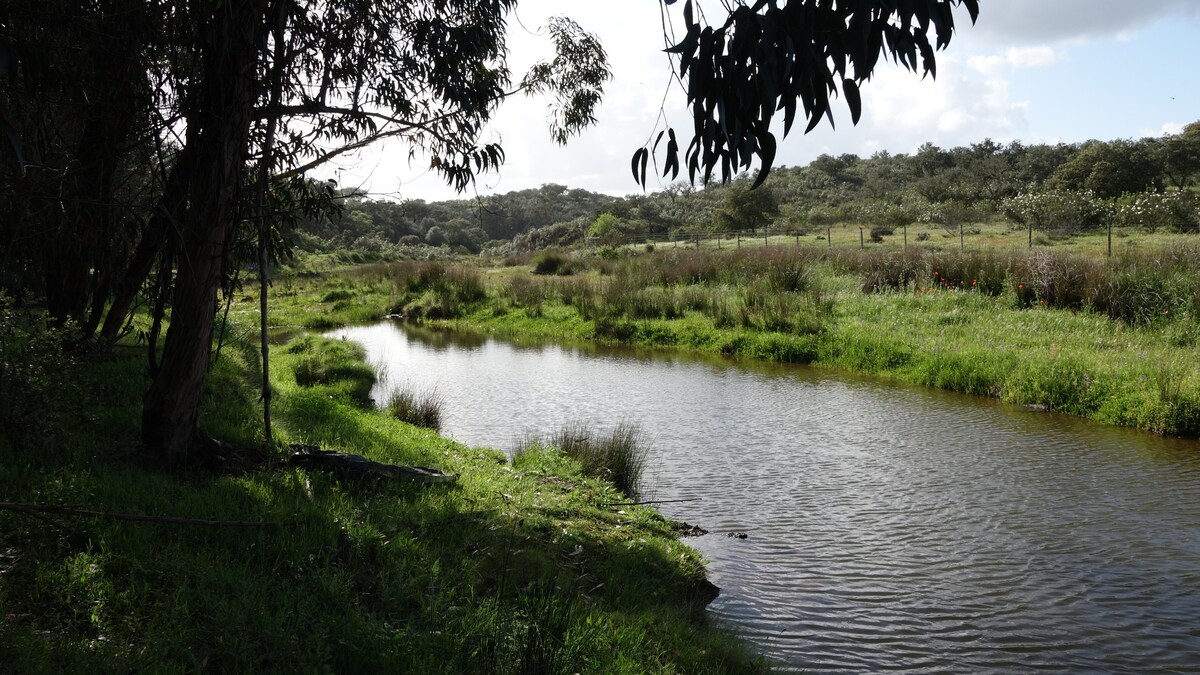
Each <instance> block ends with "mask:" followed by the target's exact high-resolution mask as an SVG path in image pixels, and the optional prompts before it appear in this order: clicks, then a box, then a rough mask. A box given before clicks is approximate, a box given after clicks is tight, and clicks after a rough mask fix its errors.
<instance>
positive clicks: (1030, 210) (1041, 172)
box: [300, 122, 1200, 254]
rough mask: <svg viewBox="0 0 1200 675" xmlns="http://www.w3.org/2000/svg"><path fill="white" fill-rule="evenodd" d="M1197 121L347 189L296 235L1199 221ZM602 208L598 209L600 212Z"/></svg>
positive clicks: (438, 238) (383, 246)
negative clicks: (673, 172) (762, 169)
mask: <svg viewBox="0 0 1200 675" xmlns="http://www.w3.org/2000/svg"><path fill="white" fill-rule="evenodd" d="M1197 178H1200V122H1194V123H1192V124H1189V125H1188V126H1187V127H1186V128H1185V129H1184V130H1183V131H1182V132H1181V133H1178V134H1172V135H1166V136H1162V137H1158V138H1149V137H1148V138H1142V139H1138V140H1128V139H1118V140H1114V141H1095V140H1093V141H1087V142H1085V143H1077V144H1065V143H1059V144H1056V145H1047V144H1036V145H1025V144H1023V143H1021V142H1020V141H1013V142H1011V143H1008V144H1000V143H996V142H994V141H992V140H990V139H985V140H983V141H981V142H979V143H974V144H971V145H969V146H963V147H956V148H949V149H944V148H940V147H938V146H936V145H934V144H932V143H925V144H923V145H922V146H920V147H919V148H918V149H917V151H916V152H915V153H913V154H911V155H909V154H894V155H893V154H890V153H888V152H886V151H881V152H878V153H875V154H874V155H871V156H870V157H866V158H864V157H859V156H858V155H854V154H843V155H839V156H833V155H828V154H825V155H820V156H819V157H817V158H816V159H814V160H813V161H812V162H810V163H809V164H808V165H807V166H802V167H780V168H777V169H775V170H774V171H773V172H772V174H771V178H770V180H769V181H767V182H766V183H765V184H764V185H762V186H760V187H758V188H757V189H754V190H751V189H750V178H749V176H747V175H743V176H741V177H740V178H738V179H737V180H734V181H732V182H731V183H728V184H720V183H713V184H710V185H709V186H707V187H700V188H697V187H693V186H692V185H690V184H688V183H687V182H685V181H680V182H676V183H672V184H670V185H668V186H667V187H666V188H664V189H663V190H660V191H658V192H655V193H652V194H648V195H641V194H634V195H629V196H625V197H613V196H609V195H604V194H599V193H595V192H589V191H587V190H582V189H578V188H568V187H566V186H563V185H558V184H554V183H548V184H546V185H543V186H542V187H540V188H535V189H528V190H519V191H514V192H508V193H505V194H501V195H494V196H488V197H482V198H478V199H457V200H450V201H441V202H425V201H423V200H419V199H413V200H407V201H402V202H389V201H375V200H371V199H368V198H366V197H364V196H353V195H351V196H348V197H347V199H346V208H345V210H344V212H343V214H342V215H341V217H340V218H334V219H333V220H327V219H326V220H320V221H316V220H314V221H311V222H306V223H304V224H302V225H301V227H300V231H301V234H300V236H301V238H302V239H303V240H304V242H306V243H304V244H302V245H303V246H305V247H307V248H312V249H317V250H334V249H347V248H349V249H355V250H361V251H364V252H369V253H376V254H381V253H385V252H387V251H395V250H396V249H397V247H399V248H403V247H423V246H431V247H447V248H449V249H451V250H455V251H458V252H461V253H479V252H481V251H484V250H497V251H503V250H506V249H524V250H535V249H542V248H547V247H552V246H569V245H572V244H575V243H578V242H579V241H581V240H582V239H583V238H584V237H588V236H591V237H600V238H605V237H614V236H615V235H619V234H621V233H629V232H637V233H639V234H646V233H651V234H654V233H658V234H662V233H666V232H668V231H675V232H738V231H746V232H750V231H754V230H757V229H760V228H763V227H771V228H783V229H787V230H789V231H794V232H803V231H809V230H820V229H823V228H825V227H826V226H828V225H831V224H834V223H839V222H854V223H860V224H863V225H868V226H871V227H880V228H887V227H899V226H900V225H902V224H908V223H916V222H924V223H933V224H940V225H944V226H946V227H957V226H958V225H959V224H960V223H964V222H983V221H988V220H994V219H1004V220H1007V221H1009V222H1012V223H1016V224H1021V225H1026V224H1030V223H1031V222H1032V226H1033V227H1035V228H1036V229H1061V230H1067V231H1075V230H1080V229H1087V228H1091V227H1098V226H1100V225H1102V224H1103V223H1105V222H1106V219H1109V218H1111V219H1114V222H1116V223H1117V224H1119V225H1122V226H1127V227H1145V228H1150V229H1156V228H1174V229H1191V228H1195V227H1196V226H1197V195H1196V194H1195V191H1194V190H1193V189H1192V188H1193V187H1195V185H1196V183H1197ZM602 216H603V217H602Z"/></svg>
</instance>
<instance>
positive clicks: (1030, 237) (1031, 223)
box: [1029, 219, 1033, 251]
mask: <svg viewBox="0 0 1200 675" xmlns="http://www.w3.org/2000/svg"><path fill="white" fill-rule="evenodd" d="M1029 250H1031V251H1032V250H1033V219H1030V220H1029Z"/></svg>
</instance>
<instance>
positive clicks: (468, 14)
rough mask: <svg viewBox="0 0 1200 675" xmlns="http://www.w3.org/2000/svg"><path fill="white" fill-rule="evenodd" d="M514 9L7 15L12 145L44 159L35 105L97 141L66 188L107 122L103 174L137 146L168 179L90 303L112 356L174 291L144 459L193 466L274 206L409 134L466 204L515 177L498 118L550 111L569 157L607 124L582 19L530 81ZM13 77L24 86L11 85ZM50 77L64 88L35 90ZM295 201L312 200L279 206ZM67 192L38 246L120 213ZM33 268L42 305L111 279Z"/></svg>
mask: <svg viewBox="0 0 1200 675" xmlns="http://www.w3.org/2000/svg"><path fill="white" fill-rule="evenodd" d="M515 5H516V1H515V0H419V1H411V0H89V2H85V3H78V2H66V1H65V0H49V1H48V2H41V1H40V0H13V1H12V2H11V3H4V7H3V8H0V45H4V51H3V54H2V58H0V61H3V64H4V68H3V69H2V72H3V74H4V75H6V76H8V77H6V78H5V79H4V80H3V82H0V109H2V110H3V111H4V119H5V120H6V127H5V136H6V138H7V139H13V140H12V142H10V143H9V144H8V145H9V146H11V147H13V148H17V147H21V146H22V145H23V147H24V148H25V149H26V152H25V153H24V154H25V155H26V156H28V155H29V152H28V148H30V147H31V146H33V145H36V144H35V143H33V142H31V141H32V140H33V139H37V138H39V137H40V136H39V134H40V131H41V130H40V129H39V128H38V126H39V123H40V122H39V120H37V119H35V118H32V116H31V119H30V120H28V121H29V124H27V125H17V124H11V125H10V124H9V123H8V121H7V120H9V119H11V117H12V116H11V112H10V111H11V108H12V107H13V106H12V105H11V104H13V103H14V102H19V101H18V99H20V98H21V97H22V96H25V94H26V93H27V92H29V91H34V92H35V93H36V94H37V95H38V96H40V99H39V101H40V102H41V103H42V104H43V109H45V110H50V109H53V111H55V112H59V111H61V116H62V119H64V120H67V121H69V122H71V124H72V125H75V126H80V127H83V128H84V131H80V132H77V133H74V134H73V135H72V136H70V137H69V138H65V140H64V141H63V142H61V143H59V144H58V145H59V146H61V155H62V156H63V158H62V161H61V162H60V163H61V165H62V166H63V167H65V168H64V169H62V170H60V171H58V174H65V173H69V172H70V171H73V170H74V169H73V168H72V167H75V166H77V165H79V161H78V160H79V159H80V158H81V157H84V154H83V151H84V150H88V148H87V147H84V146H82V145H81V142H80V140H79V139H80V138H87V137H88V134H87V133H86V128H87V126H88V124H89V120H91V119H92V117H94V116H97V117H99V118H100V119H101V121H104V122H106V123H108V124H109V127H106V128H104V129H100V130H99V132H98V133H96V134H92V136H93V137H96V138H98V139H101V140H103V141H104V142H105V143H104V144H101V145H99V146H98V147H99V148H100V151H99V154H100V155H102V156H103V157H111V158H114V163H118V165H119V162H124V163H125V164H130V163H131V162H130V161H129V160H130V158H131V154H130V151H129V147H130V146H134V145H138V144H137V143H136V141H141V142H142V143H141V144H140V146H139V147H143V146H146V145H148V146H149V147H150V152H149V156H148V159H150V160H151V161H150V162H148V164H149V165H151V166H153V168H154V169H155V171H156V172H157V175H156V176H155V177H154V180H153V181H148V184H149V185H150V190H151V194H150V195H149V196H148V198H147V199H146V200H145V201H146V203H147V204H148V208H146V209H145V210H144V212H126V213H124V214H123V216H124V217H123V218H122V220H121V221H120V222H121V224H122V226H124V227H125V228H126V229H125V230H123V231H122V232H123V236H122V237H120V238H118V237H111V238H112V239H114V240H119V241H121V242H123V244H122V249H121V251H120V254H119V255H113V256H108V258H110V259H113V260H115V261H116V262H115V263H114V264H112V265H109V266H108V267H106V268H105V269H106V270H108V271H109V274H108V277H107V279H106V284H107V285H106V287H104V288H97V289H96V290H95V292H94V293H93V294H92V296H91V302H89V303H87V305H88V306H91V307H94V308H95V309H96V310H97V311H96V312H95V313H93V314H92V315H91V316H89V317H85V318H86V319H87V320H88V322H89V323H93V324H101V325H99V339H100V340H101V341H111V340H113V339H115V338H116V337H117V335H118V334H119V333H120V332H121V330H122V328H123V326H125V325H126V320H127V317H128V316H129V314H130V312H131V309H132V308H133V307H134V305H135V304H136V303H137V302H140V300H139V297H140V295H141V294H142V293H143V292H144V289H145V288H146V287H147V281H148V280H149V279H151V278H152V277H153V278H154V279H155V280H156V281H157V282H158V283H157V286H158V287H159V288H161V289H163V290H164V292H163V293H159V294H155V295H156V297H157V298H159V299H162V300H163V301H164V303H163V304H164V305H165V304H166V299H167V298H169V305H170V322H169V326H168V329H167V334H166V339H165V343H164V346H163V351H162V355H161V362H159V363H158V364H157V366H156V368H155V369H154V374H153V382H152V384H151V386H150V388H149V390H148V392H147V393H146V396H145V399H144V407H143V417H142V431H143V441H144V443H145V445H146V447H147V448H148V449H150V450H151V451H153V452H157V453H160V454H161V455H162V456H163V457H164V458H166V459H167V460H169V461H178V460H180V459H183V458H185V457H186V456H187V454H188V453H189V451H190V450H191V448H192V447H193V444H194V442H195V440H196V434H197V428H198V427H197V404H198V401H199V397H200V393H201V391H202V384H203V380H204V376H205V372H206V370H207V368H208V366H209V361H210V351H211V344H212V338H213V328H214V320H215V316H216V310H217V297H218V289H219V288H220V287H221V286H222V284H223V283H225V282H226V280H227V279H228V276H229V275H230V274H231V272H232V271H233V269H234V268H235V267H236V266H237V265H236V264H235V263H236V262H238V255H239V251H242V250H244V248H245V246H244V245H245V243H246V241H247V240H254V239H265V238H266V237H268V236H271V234H270V232H269V229H270V228H267V227H263V226H261V225H262V224H264V223H266V222H267V220H268V218H271V217H274V216H276V215H278V214H275V213H272V211H273V208H272V206H273V205H278V204H281V203H290V204H296V203H303V202H306V201H307V202H308V203H311V201H312V200H311V199H307V197H312V198H314V199H317V200H319V199H320V198H321V197H322V196H324V197H326V198H327V197H329V196H331V195H330V194H329V192H330V191H328V190H324V191H323V190H311V189H308V187H309V186H310V183H309V182H308V181H305V180H303V178H304V176H305V174H306V172H308V171H311V170H312V169H314V168H316V167H318V166H320V165H321V164H322V163H324V162H328V161H329V160H331V159H333V158H335V157H338V156H340V155H342V154H344V153H346V152H350V151H353V150H356V149H358V148H361V147H364V146H366V145H368V144H370V143H374V142H377V141H379V140H381V139H384V138H388V137H398V138H401V139H403V140H404V142H406V143H407V145H408V147H409V148H410V149H411V150H410V152H411V153H412V157H413V158H416V157H417V156H418V154H423V159H425V160H427V161H428V162H429V165H430V168H431V169H432V170H434V171H436V172H438V173H440V174H441V175H442V176H443V177H445V179H446V180H447V181H448V182H449V183H450V184H451V185H453V186H454V187H456V188H459V189H462V188H465V187H466V186H468V185H470V184H471V182H472V181H473V179H474V176H475V175H476V174H477V173H479V172H482V171H489V170H493V169H495V168H496V167H498V166H499V165H500V164H501V162H502V161H503V159H504V153H503V149H502V148H501V147H500V146H499V145H497V144H494V143H484V142H481V141H480V138H481V132H482V130H483V129H484V126H485V125H486V123H487V122H488V120H489V119H490V118H491V116H492V113H493V112H494V111H495V110H496V107H497V105H498V104H499V103H500V102H501V101H502V100H503V99H504V98H506V97H507V96H511V95H513V94H515V93H518V92H521V91H525V92H530V93H540V94H543V95H547V96H549V97H551V98H552V99H553V100H554V104H553V105H552V107H551V118H550V133H551V134H552V136H553V137H554V138H555V139H556V140H559V141H564V140H565V139H566V138H567V137H568V136H570V135H571V134H573V133H575V132H577V131H578V130H580V129H582V128H583V127H585V126H587V125H588V124H590V123H592V121H593V120H594V110H595V106H596V105H597V103H598V102H599V100H600V95H601V92H602V85H603V83H604V81H605V80H606V79H607V77H608V70H607V65H606V64H607V58H606V55H605V53H604V51H603V49H602V48H601V47H600V45H599V44H598V42H597V41H596V40H595V39H594V38H592V36H590V35H588V34H587V33H585V32H584V31H582V30H581V29H580V28H579V27H578V26H577V25H575V24H574V23H572V22H571V21H569V20H566V19H557V20H554V21H553V22H552V23H551V25H550V27H549V34H550V37H551V39H552V40H553V42H554V43H555V47H556V49H555V56H554V58H552V59H551V60H548V61H546V62H544V63H540V64H537V65H536V66H535V67H534V68H533V69H532V70H531V72H530V73H529V74H528V75H526V76H525V77H523V78H522V77H516V76H514V75H513V73H512V72H511V71H510V69H509V67H508V65H507V63H506V55H507V51H506V48H505V39H506V29H507V23H506V20H507V16H508V14H509V12H510V11H511V10H512V9H513V8H514V7H515ZM102 38H103V39H102ZM93 44H95V45H96V47H95V48H94V49H86V48H88V47H90V46H91V45H93ZM118 55H121V56H123V58H115V57H116V56H118ZM14 64H15V65H14ZM72 72H77V73H81V74H83V75H84V77H83V80H82V82H81V84H83V85H84V86H78V84H72V83H70V82H69V81H68V80H69V76H70V73H72ZM13 73H18V74H20V76H21V78H23V80H22V81H16V82H14V81H13V80H14V78H13V77H12V74H13ZM39 73H49V74H54V75H56V76H58V79H57V80H55V81H54V82H53V83H51V84H41V83H38V82H34V81H32V80H33V78H31V75H33V74H39ZM21 78H15V79H21ZM35 85H37V86H35ZM101 85H106V86H109V87H110V88H112V89H114V90H115V92H116V93H114V94H113V95H111V96H109V95H106V96H103V97H99V98H100V100H101V101H102V103H103V105H96V104H95V103H94V101H95V99H96V98H97V97H96V96H95V95H94V93H93V92H94V91H95V90H99V88H100V87H101ZM88 86H93V89H91V90H89V89H88ZM76 91H78V92H79V93H78V94H76ZM134 94H141V95H140V96H135V95H134ZM26 98H28V96H26ZM118 105H127V107H129V108H131V109H132V113H131V114H128V115H124V116H118V115H116V113H115V112H112V109H114V108H115V107H117V106H118ZM10 127H11V133H9V129H10ZM133 132H138V133H133ZM89 152H91V153H92V155H96V154H98V152H97V151H91V150H89ZM94 164H97V165H98V164H99V162H94ZM13 166H14V164H13V163H5V164H4V168H5V170H6V174H5V176H4V179H5V183H4V188H5V190H4V197H5V199H6V202H11V203H14V204H16V205H17V206H20V205H21V204H23V203H24V202H27V201H28V200H22V199H21V196H22V188H23V187H24V184H22V182H21V181H23V180H25V179H24V178H23V177H22V176H19V175H15V170H9V169H10V168H11V167H13ZM89 180H90V179H89ZM91 182H92V183H95V182H97V181H94V180H93V181H91ZM101 182H103V181H101ZM10 188H11V189H10ZM289 192H291V193H293V194H299V195H300V197H302V199H295V198H283V197H280V195H285V194H286V193H289ZM61 194H65V196H66V197H68V199H67V200H65V201H64V204H65V205H67V206H68V208H70V209H75V210H77V211H78V212H79V213H80V215H79V217H78V218H72V219H71V221H70V223H69V227H62V228H59V229H57V230H55V231H53V232H51V233H50V234H49V235H48V236H45V237H42V238H41V239H40V241H41V242H42V243H43V245H45V246H53V245H55V244H56V243H58V244H68V243H70V242H72V241H73V240H74V239H76V238H78V237H79V236H80V235H81V234H86V233H87V232H88V231H89V230H88V228H89V227H92V226H93V225H94V224H95V222H96V218H95V217H94V216H90V215H89V213H91V212H93V211H95V210H96V209H89V208H88V207H89V205H94V204H92V203H93V202H101V203H102V204H113V203H114V202H115V199H114V197H113V195H112V194H111V193H110V194H102V195H98V196H97V195H90V194H86V193H84V192H82V191H80V192H79V193H78V194H76V193H70V192H67V193H61ZM13 195H15V197H13V198H12V199H9V197H12V196H13ZM66 202H69V204H66ZM303 208H309V207H303ZM101 210H102V209H101ZM248 225H249V226H248ZM42 229H45V228H42ZM32 231H33V232H34V234H37V229H36V228H33V229H32ZM98 231H99V232H103V233H104V235H103V236H108V232H107V231H105V230H98ZM4 234H5V235H6V236H8V235H9V234H10V233H8V232H7V231H6V232H4ZM27 234H29V232H26V231H22V232H19V233H15V234H13V235H12V236H11V238H12V240H13V241H14V242H15V244H16V245H17V246H20V245H21V244H22V243H23V244H25V246H24V247H23V250H25V251H28V250H32V248H34V247H32V246H29V245H28V244H29V241H28V240H27V239H22V237H23V236H25V235H27ZM6 248H7V247H6ZM6 253H7V251H6ZM28 261H36V262H38V263H39V264H42V265H45V266H46V268H47V273H46V275H45V277H46V280H45V282H44V283H43V284H42V289H41V290H43V292H46V295H47V297H48V298H49V297H50V296H51V295H52V294H51V293H49V292H48V291H50V290H53V284H54V282H57V281H61V280H62V279H67V278H73V277H74V276H81V275H82V276H84V277H86V276H87V275H88V274H89V270H90V269H92V268H94V267H95V265H93V261H92V257H89V256H87V255H80V256H74V257H71V256H61V257H60V258H59V259H55V258H54V257H53V256H51V255H44V254H43V255H40V257H35V256H25V257H24V258H23V259H22V260H14V261H12V264H11V265H10V261H9V260H7V259H6V260H5V261H4V262H5V268H6V269H5V272H6V275H7V273H8V272H9V271H10V270H12V269H17V270H20V269H22V268H23V266H25V263H26V262H28ZM47 261H49V262H52V263H61V264H58V265H57V266H54V265H49V264H47ZM155 270H157V272H156V271H155ZM60 295H61V294H60ZM75 306H80V303H79V302H78V301H76V302H75ZM64 313H65V314H67V315H68V316H71V315H73V314H76V313H78V312H75V311H65V312H64ZM101 315H103V320H102V321H100V317H101Z"/></svg>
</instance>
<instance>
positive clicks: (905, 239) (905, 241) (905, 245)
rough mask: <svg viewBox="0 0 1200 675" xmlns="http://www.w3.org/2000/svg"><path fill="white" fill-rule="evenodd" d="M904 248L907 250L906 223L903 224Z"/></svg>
mask: <svg viewBox="0 0 1200 675" xmlns="http://www.w3.org/2000/svg"><path fill="white" fill-rule="evenodd" d="M904 250H905V251H907V250H908V224H907V223H905V225H904Z"/></svg>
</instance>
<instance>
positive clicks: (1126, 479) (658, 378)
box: [339, 325, 1200, 672]
mask: <svg viewBox="0 0 1200 675" xmlns="http://www.w3.org/2000/svg"><path fill="white" fill-rule="evenodd" d="M339 334H341V335H347V336H350V337H352V338H353V339H356V340H360V341H363V342H364V343H365V344H367V345H368V350H369V352H370V354H371V358H372V359H373V360H374V361H375V362H378V363H384V362H386V363H387V375H388V377H387V378H384V380H383V381H381V383H380V387H389V386H392V385H393V384H394V383H396V382H409V383H411V384H415V385H418V386H429V385H436V386H437V387H438V388H439V390H440V392H441V394H442V395H443V397H444V398H445V399H446V427H445V428H446V431H447V433H448V434H449V435H450V436H452V437H454V438H456V439H458V440H460V441H463V442H465V443H470V444H475V445H491V446H494V447H510V445H511V442H512V440H513V439H515V438H518V437H520V436H521V435H522V434H523V433H524V432H526V431H536V432H542V433H545V432H547V431H550V430H552V429H555V428H557V427H559V426H561V425H562V424H563V423H564V422H567V421H571V420H576V419H581V420H583V421H585V422H591V423H594V424H597V425H598V426H601V427H603V426H606V425H607V426H611V424H613V423H615V422H616V421H620V420H633V421H639V422H641V423H642V424H643V427H644V428H645V429H646V430H647V431H648V432H649V433H650V436H651V437H652V439H653V441H654V447H655V451H654V454H653V455H652V456H651V457H650V471H649V476H650V479H651V485H650V486H649V489H648V492H649V493H651V494H652V496H653V497H654V498H659V499H682V498H694V497H700V498H701V500H700V501H696V502H688V503H683V504H672V505H665V506H664V509H663V510H664V513H665V514H666V515H668V516H671V517H675V518H680V519H684V520H687V521H688V522H690V523H695V524H699V525H702V526H703V527H705V528H707V529H709V530H710V531H711V532H712V534H710V535H707V536H704V537H700V538H698V539H694V540H690V542H691V543H692V544H693V545H694V546H696V547H697V548H698V549H700V550H701V551H702V552H703V553H704V554H705V556H706V557H707V558H708V559H709V561H710V565H709V569H710V574H711V576H712V578H713V581H714V583H716V584H717V585H718V586H720V587H721V588H722V593H721V596H720V597H719V598H718V599H717V600H716V601H715V602H714V603H713V605H712V606H711V609H712V611H713V612H714V614H715V615H716V616H717V618H718V619H719V620H720V621H722V622H726V623H728V624H730V625H732V626H733V627H734V628H735V629H736V630H738V631H739V632H741V633H742V634H743V635H745V636H746V637H747V639H749V640H750V641H752V642H753V643H754V644H756V645H757V646H758V648H760V649H761V650H763V652H764V653H766V654H768V655H770V656H771V657H772V658H773V659H776V660H778V661H779V662H780V663H781V664H782V668H784V669H803V670H805V671H808V672H874V671H880V670H906V671H910V672H964V671H970V672H1013V671H1021V672H1024V671H1032V670H1048V671H1055V672H1061V671H1114V670H1126V671H1130V670H1136V671H1142V670H1155V669H1170V670H1178V669H1191V670H1193V671H1194V670H1196V669H1197V668H1198V667H1200V628H1198V627H1197V621H1196V619H1197V618H1198V616H1200V447H1198V446H1197V444H1196V443H1194V442H1184V441H1172V440H1167V439H1160V438H1156V437H1152V436H1148V435H1145V434H1139V433H1135V432H1130V431H1126V430H1120V429H1109V428H1102V427H1097V426H1095V425H1091V424H1087V423H1084V422H1082V421H1080V420H1075V419H1070V418H1063V417H1058V416H1054V415H1046V414H1035V413H1031V412H1028V411H1024V410H1019V409H1014V408H1011V407H1008V406H1004V405H1002V404H999V403H996V402H992V401H982V400H978V399H970V398H966V397H960V396H954V395H947V394H941V393H936V392H928V391H925V390H918V389H911V388H902V387H895V386H890V385H884V384H881V383H879V382H876V381H871V380H867V379H859V378H850V377H847V378H839V377H832V376H831V375H830V374H829V373H826V372H820V371H814V370H811V369H803V368H786V367H769V366H762V365H758V364H756V365H754V367H753V368H751V369H748V370H743V369H741V368H739V367H737V365H735V364H730V363H727V362H726V363H723V362H719V361H696V360H689V359H686V358H681V357H672V358H670V359H667V360H655V359H653V358H647V357H645V356H644V355H638V356H631V355H629V354H623V353H621V352H600V353H589V352H586V351H573V350H564V349H559V348H555V347H546V348H540V349H516V348H513V347H512V346H510V345H506V344H503V343H499V342H493V341H486V342H484V343H483V344H482V345H481V344H479V343H478V342H474V343H464V344H461V345H460V344H455V343H454V341H453V340H452V339H450V340H447V339H445V338H444V337H443V338H438V339H437V340H433V339H431V338H428V337H420V336H408V335H406V334H405V333H404V332H403V331H402V330H400V329H399V328H396V327H393V326H390V325H382V326H375V327H369V328H356V329H347V330H345V331H339ZM735 531H736V532H746V533H748V535H749V538H748V539H735V538H729V537H726V536H725V534H726V533H728V532H735Z"/></svg>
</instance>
